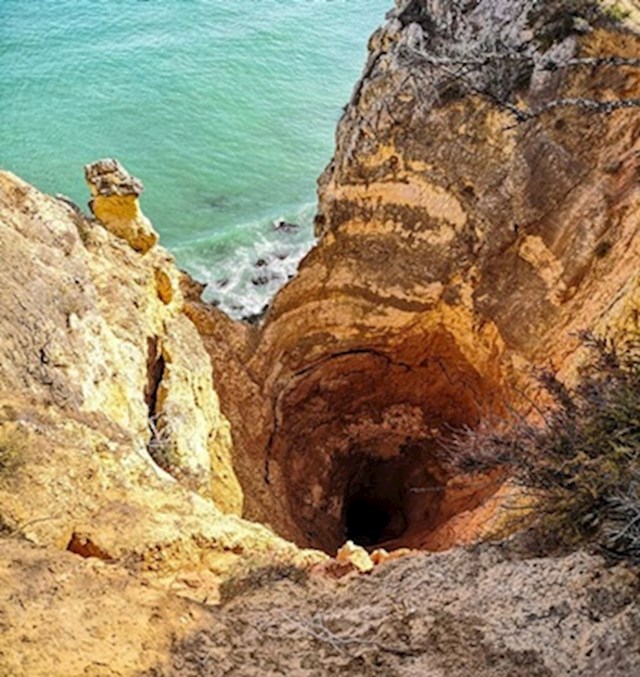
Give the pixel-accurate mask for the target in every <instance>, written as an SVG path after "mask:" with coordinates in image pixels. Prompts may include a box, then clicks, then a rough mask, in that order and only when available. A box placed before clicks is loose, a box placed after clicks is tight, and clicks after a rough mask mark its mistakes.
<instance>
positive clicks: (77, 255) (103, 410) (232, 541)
mask: <svg viewBox="0 0 640 677" xmlns="http://www.w3.org/2000/svg"><path fill="white" fill-rule="evenodd" d="M100 164H101V163H98V165H100ZM94 168H95V167H94ZM119 169H120V170H121V171H122V172H123V176H124V177H125V178H126V179H127V180H129V181H130V180H131V177H129V176H128V175H126V173H124V170H123V169H122V168H121V167H120V168H119ZM122 179H123V177H122V176H121V177H120V178H119V179H118V180H119V181H121V180H122ZM117 207H118V205H115V207H114V206H109V213H110V214H112V215H113V214H116V213H118V211H117ZM128 210H129V208H128ZM129 211H130V210H129ZM129 211H127V212H126V213H129ZM138 211H139V208H138V207H137V205H135V209H133V213H134V216H135V218H137V219H140V215H139V214H138ZM0 213H1V214H2V218H1V219H0V241H1V242H2V248H1V250H0V257H1V259H2V265H1V266H0V309H1V310H0V336H1V337H2V340H1V341H0V354H1V356H2V359H1V360H0V383H1V384H2V387H1V391H0V506H1V508H0V518H1V521H0V526H1V528H2V530H3V531H4V532H6V533H19V534H23V535H25V536H28V537H29V538H30V539H31V540H33V541H34V542H35V543H38V544H40V545H43V546H51V547H55V548H58V549H67V550H69V551H71V552H73V553H76V554H78V555H82V556H85V557H97V558H100V559H102V560H116V559H118V560H121V559H128V560H129V561H130V562H131V563H132V565H133V566H134V568H138V569H140V570H141V571H148V572H153V575H154V576H156V577H159V578H163V577H167V576H172V575H176V572H180V571H184V570H185V569H193V570H194V571H197V570H203V571H205V573H206V572H208V574H209V576H210V581H209V583H210V587H211V588H212V589H211V591H210V593H209V594H211V595H212V596H213V597H215V594H216V593H215V590H216V585H217V583H218V582H219V580H221V578H223V577H224V572H226V571H230V570H232V569H233V568H234V566H235V567H237V565H238V564H239V562H240V561H241V560H243V558H244V555H243V553H246V549H247V548H248V549H249V550H250V552H251V557H253V556H255V557H257V560H256V561H258V560H260V559H261V557H262V558H263V559H264V561H265V562H267V563H269V564H272V563H274V562H277V561H278V560H279V559H283V560H285V561H287V562H289V561H293V559H295V557H297V556H298V551H297V549H296V548H295V547H294V546H293V545H291V544H290V543H287V542H285V541H282V540H280V539H278V538H276V537H275V536H274V535H273V534H272V533H270V532H268V531H267V530H266V529H264V528H262V527H260V526H258V525H253V524H249V523H246V522H243V521H242V520H240V519H239V518H238V517H236V515H239V514H240V513H241V511H242V501H243V498H242V491H241V488H240V485H239V482H238V480H237V478H236V475H235V471H234V469H233V464H232V442H231V436H230V429H229V423H228V421H227V419H226V418H225V416H224V415H223V414H222V413H221V411H220V406H219V401H218V397H217V394H216V392H215V390H214V387H213V381H212V372H211V360H210V357H209V355H208V353H207V352H206V350H205V348H204V345H203V343H202V340H201V338H200V336H199V335H198V332H197V331H196V329H195V327H194V326H193V324H192V323H191V322H190V321H189V320H188V319H187V318H186V317H185V316H184V314H183V298H182V293H181V291H180V273H179V271H178V270H177V269H176V267H175V264H174V262H173V259H172V258H171V257H170V256H169V255H168V254H167V252H166V251H164V250H163V249H161V248H159V247H155V248H153V249H150V250H149V251H147V253H145V254H144V255H142V254H141V253H140V252H139V251H135V250H134V249H133V248H132V244H131V243H129V242H128V241H127V240H126V239H122V238H121V237H120V236H118V235H113V234H111V233H110V232H109V230H107V228H106V227H105V226H104V224H103V223H102V222H101V221H98V220H92V219H87V218H86V217H85V216H83V215H82V214H81V213H80V212H79V211H78V210H77V208H74V207H73V206H72V205H70V204H69V203H68V202H66V201H64V200H61V199H57V198H52V197H48V196H46V195H43V194H42V193H40V192H38V191H37V190H36V189H35V188H33V187H31V186H29V185H28V184H26V183H24V182H23V181H21V180H20V179H18V178H17V177H15V176H13V175H11V174H9V173H7V172H3V173H2V174H0ZM118 218H119V219H120V221H122V220H123V219H124V218H125V217H124V216H121V215H120V216H119V217H118ZM139 223H140V221H138V223H137V224H134V226H135V227H134V228H132V229H131V230H129V231H127V232H135V233H137V234H136V238H138V237H139V232H138V230H137V229H138V226H139ZM203 562H206V565H203ZM212 572H215V573H212ZM183 587H184V585H183ZM196 587H197V586H196ZM198 594H199V593H198ZM203 595H204V593H203Z"/></svg>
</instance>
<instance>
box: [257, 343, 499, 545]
mask: <svg viewBox="0 0 640 677" xmlns="http://www.w3.org/2000/svg"><path fill="white" fill-rule="evenodd" d="M417 350H418V348H416V351H417ZM419 350H420V352H419V354H417V356H415V362H416V363H412V362H411V361H409V359H408V355H405V359H404V360H400V359H398V361H394V360H391V359H389V358H388V357H387V356H385V355H383V354H380V353H378V352H375V351H357V352H353V353H348V354H343V355H338V356H334V357H332V358H331V359H330V360H326V361H324V362H322V363H320V364H318V365H317V366H316V367H314V368H313V369H310V370H308V371H306V372H304V373H302V374H301V375H300V377H299V378H297V379H295V380H293V381H290V382H289V384H288V386H287V388H286V389H285V390H284V391H283V392H282V393H281V395H280V396H279V399H278V409H277V421H278V426H277V429H276V432H275V434H274V435H273V437H272V439H271V442H270V450H269V453H270V459H271V460H270V462H271V466H270V468H271V469H274V468H275V469H277V470H276V472H277V473H278V474H279V476H280V477H282V480H283V483H284V488H285V491H286V496H287V500H288V515H289V516H290V521H289V522H288V525H289V526H288V530H287V532H286V533H287V535H290V537H291V538H293V539H294V540H296V542H298V543H299V544H301V545H304V546H306V547H313V548H319V549H322V550H324V551H325V552H327V553H329V554H335V552H336V550H337V549H339V548H340V547H341V546H342V545H343V544H344V542H345V541H346V540H351V541H353V542H354V543H356V544H358V545H361V546H364V547H365V548H367V549H369V550H374V549H375V548H378V547H383V548H385V549H387V550H393V549H397V548H403V547H408V548H414V549H427V550H440V549H444V548H446V547H451V545H452V544H455V543H459V542H462V541H463V540H464V539H468V538H469V537H470V536H472V535H473V534H472V530H473V529H475V526H474V524H472V521H473V519H475V518H474V517H473V513H474V511H475V510H476V509H479V508H480V507H481V506H482V504H483V503H484V502H485V501H486V500H487V499H488V497H489V496H490V495H491V494H493V493H495V491H496V490H497V486H498V485H496V484H495V483H492V484H487V482H486V480H483V479H482V478H476V477H468V478H465V477H462V476H459V473H458V476H455V477H454V476H452V472H453V471H452V469H451V466H450V464H448V463H447V461H446V454H443V446H442V445H443V442H444V441H446V438H447V436H448V435H450V434H451V431H452V430H456V429H460V428H463V427H473V426H475V425H477V423H478V421H479V418H480V409H481V406H482V407H484V406H486V407H487V409H490V406H491V402H492V396H493V394H492V391H491V386H492V384H491V382H487V381H484V380H483V379H482V377H481V376H480V374H479V373H478V372H476V371H475V370H474V369H473V368H472V367H471V366H470V365H469V363H468V362H467V361H466V360H465V359H464V358H463V357H462V356H461V354H460V352H459V351H458V349H457V346H456V344H455V343H454V342H453V341H452V340H451V339H450V337H448V336H446V335H445V336H440V337H436V336H432V337H431V340H430V341H429V342H425V341H423V342H421V343H420V345H419ZM411 356H412V357H414V355H413V354H412V355H411ZM478 519H479V518H478Z"/></svg>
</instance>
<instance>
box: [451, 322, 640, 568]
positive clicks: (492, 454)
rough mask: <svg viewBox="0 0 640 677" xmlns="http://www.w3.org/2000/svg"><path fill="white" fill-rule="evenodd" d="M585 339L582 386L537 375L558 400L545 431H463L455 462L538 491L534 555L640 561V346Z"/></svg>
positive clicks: (454, 446)
mask: <svg viewBox="0 0 640 677" xmlns="http://www.w3.org/2000/svg"><path fill="white" fill-rule="evenodd" d="M581 338H582V341H583V343H584V345H585V346H586V347H588V348H589V349H590V353H591V359H590V361H589V362H588V364H587V365H586V366H585V367H584V368H583V369H582V370H581V374H580V380H579V383H578V385H577V386H576V387H575V388H567V387H565V386H564V385H563V384H562V383H560V382H559V381H558V380H557V378H556V377H555V376H554V375H553V374H551V373H550V372H542V373H540V374H539V375H538V377H539V380H540V383H541V385H542V386H543V388H544V389H545V390H546V391H547V392H548V393H549V395H550V396H551V398H552V400H553V402H554V405H553V406H552V407H550V408H549V409H547V410H544V411H542V410H541V411H540V412H539V413H540V417H541V420H542V421H543V422H542V423H540V424H534V423H532V422H531V421H530V420H529V419H524V418H518V417H516V416H514V417H513V419H512V420H510V421H508V422H506V421H502V422H501V423H500V424H499V425H489V424H487V423H485V424H484V425H482V426H480V427H479V428H477V429H475V430H465V431H462V432H461V433H458V434H457V435H456V436H455V437H454V440H453V442H452V443H451V444H450V445H449V446H448V458H449V461H450V462H451V463H452V464H454V465H455V466H456V469H457V470H458V471H462V472H477V471H486V470H488V469H493V468H498V467H502V468H505V469H507V470H508V471H509V472H510V473H511V474H512V475H513V476H514V478H515V479H516V480H517V481H518V482H519V483H521V484H522V485H523V486H525V487H528V488H530V489H531V490H532V492H533V494H535V495H536V496H537V497H538V503H537V507H536V509H535V510H534V511H533V517H529V518H528V519H529V520H531V523H530V524H529V526H530V527H531V528H530V531H529V534H530V535H531V536H533V539H532V541H531V542H532V544H534V545H535V546H536V549H537V550H542V551H544V552H550V551H557V550H558V549H563V548H571V547H576V546H578V545H581V544H584V543H586V542H595V543H597V544H598V545H599V546H600V547H601V548H602V549H603V550H604V551H605V552H606V553H608V554H609V555H611V556H614V557H618V558H623V559H628V560H633V561H635V562H640V338H638V337H632V338H628V339H626V340H625V341H624V342H623V343H621V344H619V345H618V346H616V345H614V344H613V343H611V342H608V341H605V340H602V339H598V338H595V337H594V336H593V335H590V334H583V335H582V337H581Z"/></svg>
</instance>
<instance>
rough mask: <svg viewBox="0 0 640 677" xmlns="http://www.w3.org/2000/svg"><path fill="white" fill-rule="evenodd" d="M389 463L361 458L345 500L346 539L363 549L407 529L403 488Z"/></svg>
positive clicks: (391, 462) (393, 464)
mask: <svg viewBox="0 0 640 677" xmlns="http://www.w3.org/2000/svg"><path fill="white" fill-rule="evenodd" d="M396 465H397V464H396V463H394V461H393V460H391V461H377V460H372V461H368V460H367V459H363V460H362V461H361V463H360V467H359V469H358V470H357V472H356V474H355V476H354V477H353V479H352V480H351V482H350V483H349V485H348V487H347V492H346V495H345V499H344V528H345V532H346V538H348V539H349V540H352V541H354V542H355V543H359V544H360V545H363V546H372V545H376V544H377V543H382V542H384V541H388V540H391V539H393V538H398V537H400V536H401V535H402V534H403V533H404V531H405V529H406V528H407V519H406V515H405V512H404V500H403V494H404V487H403V486H402V483H401V481H399V480H400V478H398V477H397V474H398V473H397V472H395V471H394V470H395V466H396Z"/></svg>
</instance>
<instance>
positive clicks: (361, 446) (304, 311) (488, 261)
mask: <svg viewBox="0 0 640 677" xmlns="http://www.w3.org/2000/svg"><path fill="white" fill-rule="evenodd" d="M398 4H399V7H398V8H397V9H396V10H394V11H393V12H392V13H391V15H390V18H389V21H388V23H387V24H386V25H385V26H384V27H383V28H382V29H381V30H379V31H378V32H377V33H376V34H375V35H374V36H373V37H372V39H371V41H370V45H369V58H368V62H367V66H366V68H365V72H364V75H363V78H362V80H361V81H360V82H359V83H358V85H357V86H356V88H355V90H354V94H353V98H352V100H351V102H350V103H349V105H348V106H347V108H346V111H345V113H344V115H343V117H342V120H341V121H340V124H339V127H338V132H337V139H336V147H337V148H336V154H335V156H334V158H333V160H332V162H331V164H330V165H329V167H328V168H327V170H326V171H325V173H324V175H323V176H322V178H321V180H320V190H319V197H320V207H319V214H318V217H317V220H316V230H317V235H318V236H319V238H320V241H319V244H318V246H317V247H315V248H314V249H313V250H312V251H311V253H310V254H309V255H308V256H307V257H306V259H305V260H304V261H303V263H302V264H301V266H300V271H299V274H298V275H297V277H296V278H295V279H294V280H293V281H292V282H291V283H290V284H289V285H287V287H285V289H284V290H283V291H282V292H281V293H279V294H278V296H277V297H276V299H275V300H274V303H273V305H272V307H271V308H270V311H269V313H268V316H267V319H266V321H265V323H264V325H263V327H262V329H261V333H260V336H259V337H258V338H257V339H256V338H255V336H254V337H252V338H251V340H250V341H249V343H248V344H247V345H251V346H253V347H251V348H250V350H249V353H248V354H247V355H246V357H245V365H246V366H245V367H244V372H245V374H249V375H250V380H251V381H252V382H253V383H254V384H256V385H255V387H256V389H257V392H259V393H260V396H259V397H258V399H260V398H261V399H262V401H263V402H262V404H261V405H258V406H257V408H256V407H254V406H253V405H250V406H249V408H248V409H247V410H246V411H250V412H252V413H251V414H250V416H249V418H248V420H246V424H245V425H244V430H242V431H241V430H240V426H239V425H235V421H236V420H238V422H239V420H240V417H238V418H237V419H236V417H235V415H234V416H232V421H233V422H234V425H233V427H234V428H235V429H236V430H237V447H238V449H239V453H240V454H243V453H244V454H246V455H247V457H248V458H252V459H254V462H253V464H247V467H248V469H249V474H248V475H247V474H243V482H245V483H246V486H251V487H252V489H251V492H250V493H251V495H252V499H251V503H250V504H249V505H248V506H247V510H248V514H250V515H251V516H252V517H254V518H257V519H268V520H269V521H270V522H271V523H272V524H274V526H276V528H277V529H278V530H279V531H280V532H281V533H284V534H286V535H288V536H289V537H291V538H294V539H295V540H296V541H297V542H300V543H314V544H316V545H321V546H322V547H325V548H327V549H331V548H332V547H335V545H336V544H337V543H338V542H339V541H340V538H344V536H345V535H349V534H348V531H349V529H348V524H346V522H348V518H347V512H348V510H349V509H350V507H353V506H350V500H351V499H349V496H350V495H351V494H353V493H354V492H355V493H356V494H357V496H356V503H358V502H362V506H363V508H362V509H363V510H365V511H366V510H369V511H370V514H373V513H375V512H376V511H377V512H379V513H380V514H381V517H380V519H381V520H382V522H384V521H385V520H386V521H387V525H386V526H382V525H381V526H380V529H379V531H380V533H381V534H383V540H384V538H387V537H389V536H392V535H394V534H397V533H398V532H399V531H402V527H400V526H396V527H393V525H392V524H390V522H391V521H392V519H395V518H396V517H397V516H390V515H388V514H386V515H385V511H386V510H387V508H386V507H385V506H386V504H388V503H393V502H394V501H395V502H396V503H398V502H399V504H400V505H402V510H401V513H402V514H401V516H400V517H399V519H400V520H404V522H405V537H407V536H409V537H410V538H408V540H405V542H410V543H412V544H414V545H422V546H429V545H430V544H431V545H433V546H434V547H446V545H447V544H449V545H450V544H451V543H455V542H457V541H458V540H465V539H467V538H470V537H473V536H474V535H477V534H478V533H479V531H478V524H484V525H487V519H486V518H487V515H486V509H485V508H482V504H483V503H484V502H485V501H486V500H487V498H488V496H490V495H492V494H494V493H495V492H496V491H497V490H498V489H499V487H500V486H501V482H502V480H500V479H496V478H478V481H477V482H475V483H473V484H471V485H469V486H464V483H462V486H461V484H460V482H461V481H460V480H459V479H458V478H451V477H449V476H447V474H446V472H445V471H444V470H443V469H442V467H440V465H439V464H438V460H437V446H438V440H442V438H443V437H446V435H447V434H448V431H449V430H450V429H452V428H456V427H459V426H461V425H469V426H473V425H475V424H476V423H477V422H478V420H479V419H480V418H481V417H482V416H487V415H492V414H497V415H501V414H502V413H503V412H504V408H505V407H506V406H508V407H512V406H518V405H519V403H523V402H526V400H527V399H529V398H530V397H532V396H534V393H533V392H532V390H531V388H532V387H533V382H532V379H531V368H532V367H534V366H542V365H544V366H551V367H552V368H553V369H554V370H556V371H558V372H559V373H560V374H564V375H565V376H568V375H570V374H571V372H572V370H573V369H574V368H575V365H576V364H577V363H578V361H579V359H580V352H579V349H578V346H579V342H578V339H577V336H576V333H577V332H578V331H580V330H585V329H591V330H595V331H599V332H604V333H607V332H608V333H610V334H616V333H620V332H622V331H623V330H626V329H629V328H632V327H635V326H636V322H637V308H638V298H639V296H638V272H637V262H638V254H639V247H640V239H639V238H638V223H639V216H640V206H639V200H638V196H639V191H640V188H639V184H638V173H639V171H640V170H639V160H638V158H639V150H640V145H639V144H640V141H639V138H640V115H639V114H638V108H637V107H636V108H632V107H630V108H627V109H616V110H609V111H608V112H607V111H605V110H600V111H599V112H593V107H592V109H591V111H590V109H589V108H588V106H587V107H585V106H583V105H581V104H580V103H579V102H578V103H577V104H576V103H575V101H576V100H577V99H579V100H582V101H592V102H593V101H595V102H598V101H614V102H615V101H621V100H624V99H637V98H638V97H639V96H640V71H639V70H638V68H637V64H636V65H633V63H631V62H630V63H629V64H627V65H624V64H622V65H621V64H615V65H612V64H611V63H608V62H607V60H606V58H605V57H610V56H614V55H615V56H617V57H621V58H623V59H624V58H628V59H633V58H637V56H638V53H639V52H640V42H639V40H638V37H637V36H636V35H635V34H633V33H632V32H630V31H629V30H627V29H626V28H623V27H621V26H615V25H613V24H612V23H611V22H610V21H609V19H608V18H607V17H606V16H603V15H601V13H600V12H599V11H598V10H597V9H596V8H595V5H594V4H593V3H588V2H585V3H582V4H581V3H573V4H571V3H547V4H544V3H533V2H526V1H518V2H508V3H507V2H494V1H489V0H485V1H481V2H473V3H449V2H430V1H428V0H412V1H411V2H401V3H398ZM599 59H604V60H603V61H602V62H600V61H599ZM562 100H568V101H569V103H567V104H564V105H556V104H554V102H558V101H562ZM572 101H573V102H574V103H570V102H572ZM199 326H200V325H199ZM522 393H527V394H526V396H525V397H524V398H523V397H522V396H521V394H522ZM265 402H266V403H267V404H266V407H267V409H265ZM252 407H253V408H252ZM252 421H255V425H254V423H253V422H252ZM265 425H266V428H265ZM408 457H412V458H414V459H417V460H416V461H415V464H413V463H411V462H408V461H407V458H408ZM385 463H386V464H387V465H386V466H385V465H384V464H385ZM407 463H408V466H409V467H405V465H406V464H407ZM382 476H387V477H389V478H396V479H391V480H390V482H391V483H392V484H393V485H394V487H395V488H394V489H392V490H390V493H389V495H387V496H385V497H383V500H381V502H380V501H379V502H378V503H376V500H377V499H376V500H373V499H371V496H370V495H372V494H376V490H375V488H374V487H375V486H376V484H379V483H380V477H382ZM396 485H397V486H396ZM358 487H361V488H358ZM394 492H395V494H394ZM407 492H408V494H407ZM396 494H397V496H400V495H402V496H401V497H400V498H398V497H397V496H396V498H393V495H396ZM464 497H467V499H468V500H466V502H465V500H462V499H464ZM374 498H375V497H374ZM370 499H371V500H370ZM372 500H373V502H372ZM455 506H457V507H455ZM475 508H479V509H480V510H485V513H477V512H474V510H475ZM353 509H354V510H355V508H353ZM356 512H357V510H356ZM460 512H462V513H465V514H466V518H465V517H464V516H461V515H460V514H459V513H460ZM480 516H482V519H480ZM453 518H455V523H453V522H450V520H452V519H453ZM356 521H357V520H356ZM489 522H490V520H489ZM420 524H422V525H425V524H428V525H429V528H428V531H429V533H425V531H424V528H422V531H420V527H419V526H416V525H420ZM411 525H414V527H415V529H417V532H416V533H412V528H413V527H412V526H411ZM345 528H346V531H347V534H345ZM407 529H408V531H407ZM445 534H446V536H445ZM371 536H372V537H373V534H371ZM392 540H393V539H392Z"/></svg>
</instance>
